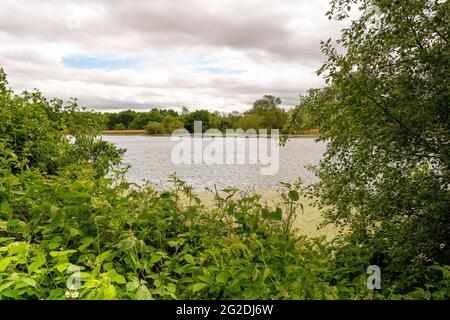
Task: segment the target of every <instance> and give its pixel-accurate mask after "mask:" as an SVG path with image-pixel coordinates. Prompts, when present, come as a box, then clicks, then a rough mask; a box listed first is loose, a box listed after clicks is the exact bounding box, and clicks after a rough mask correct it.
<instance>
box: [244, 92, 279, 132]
mask: <svg viewBox="0 0 450 320" xmlns="http://www.w3.org/2000/svg"><path fill="white" fill-rule="evenodd" d="M280 104H281V99H280V98H278V97H274V96H271V95H265V96H264V97H262V98H261V99H258V100H256V101H255V103H253V107H252V108H251V109H250V110H249V111H248V112H247V113H248V114H255V115H258V116H259V117H260V119H261V124H260V125H261V127H263V128H267V129H282V128H283V126H284V124H285V122H286V120H287V114H286V112H285V111H284V110H283V109H281V108H280V107H279V105H280Z"/></svg>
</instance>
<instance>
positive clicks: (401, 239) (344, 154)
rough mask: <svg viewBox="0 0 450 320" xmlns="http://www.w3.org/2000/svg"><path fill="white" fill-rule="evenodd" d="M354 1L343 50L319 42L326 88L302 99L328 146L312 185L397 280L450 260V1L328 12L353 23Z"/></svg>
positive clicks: (342, 1) (384, 1)
mask: <svg viewBox="0 0 450 320" xmlns="http://www.w3.org/2000/svg"><path fill="white" fill-rule="evenodd" d="M354 3H357V5H358V6H359V9H360V11H361V16H360V17H359V19H357V20H354V21H353V22H352V23H351V25H350V26H349V27H348V28H347V29H344V30H343V31H342V35H341V38H340V39H339V40H338V44H339V45H340V46H342V47H344V49H345V50H344V53H339V52H338V50H337V49H336V48H335V47H334V46H333V44H332V42H331V40H328V41H325V42H323V43H322V50H323V52H324V53H325V54H326V55H327V62H326V63H325V64H324V66H323V67H322V68H321V69H320V70H319V72H320V73H321V74H323V75H324V77H325V79H326V81H327V83H328V85H329V87H327V88H325V89H324V90H322V91H315V92H314V93H310V95H309V97H310V98H312V99H310V101H308V103H307V104H306V105H305V107H306V108H310V112H311V114H314V113H317V115H318V116H317V117H316V119H318V120H319V125H320V135H321V136H320V138H321V140H324V141H327V142H328V144H327V150H326V152H325V156H324V159H323V160H322V162H321V164H320V166H319V168H318V171H317V175H318V176H319V178H320V179H321V181H320V182H319V183H318V184H316V185H315V187H314V190H315V194H316V195H318V196H320V204H321V205H322V206H324V207H326V208H327V211H326V215H327V217H328V219H329V220H330V221H333V222H336V223H341V224H342V223H344V224H345V225H347V226H349V227H350V231H351V232H350V234H349V236H348V238H347V239H350V240H351V241H352V242H353V243H355V244H357V245H358V246H359V247H361V248H362V250H363V251H364V252H365V254H366V255H367V256H368V257H369V260H370V262H373V263H375V264H378V265H380V266H381V267H382V268H383V271H384V273H383V274H384V277H386V279H390V277H391V278H392V279H393V278H394V277H398V276H399V274H406V273H407V272H408V270H410V271H411V272H412V271H413V270H419V269H418V268H421V267H422V266H425V265H428V264H433V263H440V264H450V254H449V240H450V239H449V238H450V214H449V212H450V194H449V189H448V186H449V185H450V180H449V169H450V118H449V114H450V112H449V101H450V95H449V88H450V83H449V76H448V75H449V74H450V70H449V66H450V54H449V53H450V50H449V49H450V48H449V44H448V39H449V26H450V21H449V13H450V7H449V2H448V1H425V0H408V1H398V0H397V1H391V0H379V1H375V0H359V1H353V0H333V1H332V2H331V5H332V9H331V11H330V12H329V13H328V14H329V16H330V18H332V17H334V18H336V19H339V20H342V19H347V18H348V17H349V10H350V9H351V7H352V5H353V4H354ZM313 95H316V97H313ZM325 97H326V99H324V98H325ZM314 98H318V99H321V101H320V103H317V100H315V99H314ZM413 280H414V281H417V282H418V283H420V282H421V281H423V279H421V278H420V277H419V279H416V278H413V277H411V278H408V285H409V286H414V284H413V283H411V282H412V281H413ZM388 281H389V280H388ZM404 283H406V282H404Z"/></svg>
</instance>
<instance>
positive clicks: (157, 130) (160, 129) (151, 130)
mask: <svg viewBox="0 0 450 320" xmlns="http://www.w3.org/2000/svg"><path fill="white" fill-rule="evenodd" d="M145 131H147V133H148V134H163V133H164V126H163V124H162V123H161V122H155V121H150V122H149V123H148V124H147V125H146V126H145Z"/></svg>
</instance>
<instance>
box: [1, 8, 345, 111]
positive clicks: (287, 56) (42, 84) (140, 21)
mask: <svg viewBox="0 0 450 320" xmlns="http://www.w3.org/2000/svg"><path fill="white" fill-rule="evenodd" d="M327 8H328V0H320V1H314V2H313V1H309V0H308V1H306V0H303V1H299V0H280V1H267V0H260V1H242V0H239V1H237V0H236V1H234V0H227V1H225V0H223V1H218V0H214V1H208V0H203V1H200V0H183V1H170V0H166V1H162V0H157V1H144V0H135V1H119V0H117V1H115V0H113V1H102V0H97V1H87V0H79V1H57V0H41V1H31V0H22V1H17V0H16V1H13V0H2V1H1V2H0V43H1V44H2V45H1V46H0V66H1V67H3V68H4V69H5V71H6V72H7V73H8V77H9V81H10V84H11V85H12V86H13V87H14V88H15V89H18V90H24V89H27V90H30V89H33V88H35V87H37V88H39V89H40V90H41V91H43V92H44V93H45V94H46V95H48V96H50V97H59V98H62V99H68V98H69V97H78V98H79V99H80V103H81V105H83V106H87V107H93V108H95V109H99V110H116V109H123V108H127V107H133V108H135V109H144V108H147V107H148V106H162V107H181V106H183V105H185V106H188V107H189V108H190V109H195V108H200V107H203V108H205V107H206V108H208V109H210V110H219V111H232V110H244V109H245V108H247V107H248V106H249V105H250V104H251V103H252V102H253V101H254V100H256V99H257V98H259V97H261V96H262V95H264V94H273V95H276V96H279V97H281V98H282V100H283V101H284V104H285V105H293V104H295V103H297V101H298V95H299V94H301V93H303V92H305V91H306V90H307V89H308V88H310V87H316V86H320V85H322V81H321V79H320V78H319V77H317V76H316V75H315V70H316V69H317V68H319V67H320V65H321V64H322V62H323V56H322V54H321V53H320V49H319V47H320V46H319V42H320V40H321V39H327V38H328V37H335V36H336V35H337V34H338V31H339V30H340V29H341V27H342V25H339V24H338V23H337V22H330V21H329V20H328V19H327V18H326V17H325V15H324V14H325V11H326V10H327ZM67 57H82V58H83V57H84V58H83V59H84V60H83V63H84V64H85V65H84V67H83V68H76V64H75V65H74V64H73V63H72V64H71V65H69V66H68V64H67V63H66V64H64V63H63V60H64V61H68V60H67ZM86 57H87V58H86ZM105 57H108V58H113V59H116V64H115V65H114V66H113V67H111V68H107V67H105V64H107V62H105V61H106V60H105ZM64 58H65V59H64ZM102 59H103V60H102ZM117 59H118V60H117ZM127 59H130V60H131V59H132V60H133V61H134V60H136V61H137V63H136V64H134V63H133V64H130V65H129V66H127V64H126V61H127ZM117 61H122V62H124V64H123V65H122V64H118V63H117ZM72 62H73V61H72ZM131 65H132V66H131Z"/></svg>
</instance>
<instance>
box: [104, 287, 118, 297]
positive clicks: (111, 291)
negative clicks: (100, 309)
mask: <svg viewBox="0 0 450 320" xmlns="http://www.w3.org/2000/svg"><path fill="white" fill-rule="evenodd" d="M116 295H117V291H116V288H115V287H114V286H113V285H109V286H107V287H106V288H105V289H103V297H104V298H105V299H106V300H112V299H114V298H115V297H116Z"/></svg>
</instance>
